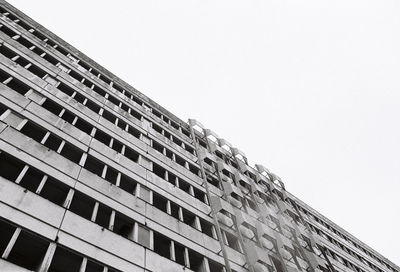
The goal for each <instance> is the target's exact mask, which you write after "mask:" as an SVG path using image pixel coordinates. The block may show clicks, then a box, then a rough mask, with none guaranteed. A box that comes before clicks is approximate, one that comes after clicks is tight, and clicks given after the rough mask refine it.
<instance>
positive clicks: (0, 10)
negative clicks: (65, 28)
mask: <svg viewBox="0 0 400 272" xmlns="http://www.w3.org/2000/svg"><path fill="white" fill-rule="evenodd" d="M0 13H2V14H3V15H4V16H6V17H8V18H9V19H10V20H12V21H13V22H14V23H16V24H18V25H20V26H21V27H22V28H24V29H25V30H27V31H29V32H30V33H32V34H33V35H34V36H35V37H37V38H38V39H39V40H41V41H43V42H45V43H47V44H48V45H50V46H51V47H53V48H54V49H56V50H57V51H59V52H60V53H61V54H63V55H65V56H67V57H69V58H70V59H73V60H74V61H76V62H77V63H78V65H80V66H81V67H82V68H84V69H85V70H87V71H88V72H90V73H91V74H93V75H94V76H96V77H97V78H98V79H100V80H102V81H103V82H104V83H106V84H107V85H110V86H112V87H113V88H114V89H115V90H117V91H118V92H120V93H122V94H123V95H124V96H125V97H127V98H128V99H130V100H131V101H133V102H135V103H137V104H139V105H141V106H143V107H144V108H146V109H150V112H151V113H152V114H153V115H154V116H156V117H158V118H159V119H160V120H162V121H163V122H165V123H166V124H168V125H170V126H171V127H172V128H174V129H175V130H176V131H177V132H180V133H182V134H183V135H185V136H186V137H188V138H191V135H190V132H189V131H188V130H187V129H185V128H183V127H182V126H180V125H179V124H177V123H176V122H174V121H172V120H171V119H170V118H168V117H166V116H165V115H163V114H162V113H160V112H159V111H157V110H156V109H154V108H151V107H150V106H149V105H147V104H146V103H144V102H143V101H142V100H141V99H139V98H138V97H136V96H134V95H133V94H130V93H129V94H127V92H126V91H125V90H124V89H123V88H122V87H121V86H119V85H118V84H116V83H115V82H112V81H111V80H110V79H109V78H107V77H106V76H104V75H102V74H100V72H99V71H97V70H96V69H94V68H93V67H90V66H89V65H88V64H87V63H85V62H84V61H82V60H81V59H79V58H78V57H77V56H76V55H73V54H71V52H69V51H68V50H66V49H65V48H63V47H62V46H60V45H59V44H56V43H55V42H54V41H52V40H51V39H49V38H48V37H46V36H45V35H44V34H42V33H41V32H40V31H38V30H37V29H34V28H33V27H32V26H29V25H28V24H27V23H25V22H24V21H22V20H20V19H19V18H18V17H17V16H15V15H14V14H11V13H10V12H9V11H7V10H5V9H4V8H2V7H0ZM53 64H54V63H53Z"/></svg>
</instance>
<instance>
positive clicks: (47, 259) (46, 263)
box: [37, 242, 57, 272]
mask: <svg viewBox="0 0 400 272" xmlns="http://www.w3.org/2000/svg"><path fill="white" fill-rule="evenodd" d="M56 247H57V245H56V243H54V242H52V243H50V244H49V247H48V248H47V251H46V255H44V258H43V261H42V263H41V264H40V267H39V269H38V270H37V271H38V272H47V270H49V267H50V264H51V261H52V259H53V256H54V253H55V252H56Z"/></svg>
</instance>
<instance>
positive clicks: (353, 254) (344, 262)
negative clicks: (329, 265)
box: [308, 224, 383, 272]
mask: <svg viewBox="0 0 400 272" xmlns="http://www.w3.org/2000/svg"><path fill="white" fill-rule="evenodd" d="M308 225H309V226H310V229H311V230H312V231H313V232H315V233H317V234H318V235H319V236H322V237H324V238H325V239H326V240H328V241H329V242H330V243H331V244H333V245H335V246H336V247H338V248H340V249H341V250H342V251H344V252H346V253H347V254H349V255H351V256H353V257H354V258H356V259H357V260H359V261H360V262H362V263H364V264H366V265H368V266H369V267H371V268H372V269H374V270H375V271H377V272H383V270H382V269H380V268H379V267H377V266H375V265H374V264H372V263H370V262H368V261H367V260H366V259H364V258H363V257H361V256H360V255H358V254H357V253H355V252H354V251H353V250H351V249H349V248H348V247H346V246H344V245H343V244H342V243H340V242H339V241H337V240H335V239H333V238H332V237H331V236H329V235H327V234H326V233H325V232H323V231H321V230H320V229H318V228H317V227H315V226H314V225H312V224H308ZM333 257H334V259H335V260H337V261H339V262H340V263H342V264H344V265H345V266H347V267H352V266H355V265H354V264H352V263H351V262H349V261H348V260H345V259H343V258H341V257H340V256H337V255H336V256H335V255H333ZM357 271H358V272H360V271H363V270H362V269H360V268H358V267H357Z"/></svg>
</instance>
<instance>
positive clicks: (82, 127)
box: [75, 118, 93, 135]
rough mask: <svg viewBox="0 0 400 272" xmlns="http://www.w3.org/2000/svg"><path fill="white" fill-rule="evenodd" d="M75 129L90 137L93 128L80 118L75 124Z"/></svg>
mask: <svg viewBox="0 0 400 272" xmlns="http://www.w3.org/2000/svg"><path fill="white" fill-rule="evenodd" d="M75 127H76V128H78V129H79V130H81V131H83V132H85V133H86V134H88V135H90V133H91V132H92V130H93V126H92V125H91V124H89V123H88V122H86V121H84V120H83V119H81V118H78V120H77V121H76V122H75Z"/></svg>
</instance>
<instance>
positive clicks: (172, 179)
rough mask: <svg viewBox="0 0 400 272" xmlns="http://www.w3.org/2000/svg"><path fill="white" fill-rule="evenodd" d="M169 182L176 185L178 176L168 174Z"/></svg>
mask: <svg viewBox="0 0 400 272" xmlns="http://www.w3.org/2000/svg"><path fill="white" fill-rule="evenodd" d="M168 182H169V183H171V184H173V185H176V176H175V175H174V174H172V173H168Z"/></svg>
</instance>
